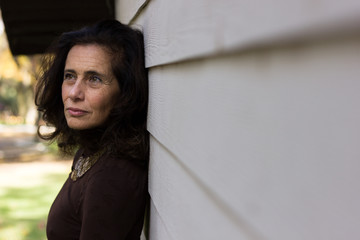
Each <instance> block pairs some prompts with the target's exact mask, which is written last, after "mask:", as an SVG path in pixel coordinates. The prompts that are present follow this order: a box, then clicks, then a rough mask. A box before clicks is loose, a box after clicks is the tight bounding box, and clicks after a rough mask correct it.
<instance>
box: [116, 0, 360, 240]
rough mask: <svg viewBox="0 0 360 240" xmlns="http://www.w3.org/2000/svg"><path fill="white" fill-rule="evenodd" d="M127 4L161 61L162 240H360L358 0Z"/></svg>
mask: <svg viewBox="0 0 360 240" xmlns="http://www.w3.org/2000/svg"><path fill="white" fill-rule="evenodd" d="M135 2H136V1H135ZM138 2H141V1H138ZM143 3H144V2H143ZM134 4H135V3H134ZM137 4H138V3H137ZM126 6H128V7H129V9H130V10H131V12H133V13H134V14H135V12H136V11H134V9H136V8H135V7H134V6H135V5H132V4H131V3H130V2H129V3H128V5H126V4H125V5H124V4H123V7H122V8H121V9H119V8H118V18H119V19H122V21H123V22H128V21H131V22H132V24H134V25H137V26H139V27H140V28H142V29H143V31H144V34H145V44H146V57H147V58H146V61H147V66H148V67H150V72H149V79H150V104H149V121H148V129H149V131H150V133H151V135H152V136H151V163H150V179H149V181H150V185H149V191H150V195H151V218H150V220H151V221H150V239H151V240H192V239H194V240H195V239H196V240H198V239H206V240H210V239H214V240H215V239H216V240H218V239H256V240H257V239H270V240H280V239H283V240H288V239H291V240H298V239H299V240H303V239H307V240H308V239H310V240H318V239H329V240H332V239H334V240H335V239H341V240H342V239H360V229H359V226H360V207H359V206H358V203H359V202H360V186H359V182H360V175H359V173H358V172H359V170H360V160H359V159H360V147H359V143H360V108H359V107H358V106H357V105H358V103H359V102H360V94H359V92H360V78H359V76H360V68H359V63H360V37H359V35H360V34H359V33H360V30H359V29H358V26H359V24H358V22H357V21H358V20H359V19H358V16H360V2H359V1H351V0H346V1H340V2H339V1H316V2H315V1H310V0H308V1H290V2H289V1H281V0H277V1H271V2H270V1H262V3H261V4H260V3H259V2H256V3H255V2H251V1H211V2H210V1H190V0H183V1H165V0H151V1H149V3H148V6H147V7H146V8H145V9H143V10H142V11H141V13H140V15H138V16H137V17H135V18H134V17H133V16H134V15H132V14H127V15H125V13H124V12H126V9H127V8H126ZM142 6H144V5H143V4H142ZM130 10H129V12H130ZM120 16H123V18H121V17H120ZM281 43H282V44H281Z"/></svg>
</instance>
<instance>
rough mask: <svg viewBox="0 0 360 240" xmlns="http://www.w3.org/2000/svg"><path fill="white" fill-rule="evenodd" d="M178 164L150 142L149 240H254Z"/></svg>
mask: <svg viewBox="0 0 360 240" xmlns="http://www.w3.org/2000/svg"><path fill="white" fill-rule="evenodd" d="M179 163H180V162H179V161H178V160H177V159H176V157H175V156H174V155H172V154H171V153H170V152H168V151H167V150H166V149H165V148H164V147H163V146H162V145H161V144H160V143H159V142H158V141H157V140H156V139H154V138H152V139H151V163H150V177H149V192H150V195H151V201H152V206H151V213H150V216H152V219H151V222H150V227H151V228H150V239H174V240H175V239H176V240H181V239H189V240H196V239H207V240H218V239H233V238H235V239H256V238H254V237H253V235H254V233H252V232H251V230H250V228H249V226H247V225H246V223H243V224H238V223H237V222H235V221H233V220H232V219H231V216H230V217H229V213H228V212H226V211H224V207H225V206H223V205H222V204H221V203H219V202H216V201H214V198H213V197H212V196H209V194H210V195H211V193H210V192H209V191H208V189H204V188H202V187H203V185H202V184H201V183H199V182H198V181H197V179H194V175H193V174H192V173H191V171H189V169H186V168H184V166H182V165H181V164H179ZM230 214H231V213H230ZM153 216H154V217H153Z"/></svg>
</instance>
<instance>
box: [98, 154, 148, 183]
mask: <svg viewBox="0 0 360 240" xmlns="http://www.w3.org/2000/svg"><path fill="white" fill-rule="evenodd" d="M147 175H148V171H147V169H146V168H145V167H142V166H140V165H139V164H137V163H134V162H132V161H131V159H130V160H129V159H126V158H121V157H117V156H113V155H111V154H108V153H105V154H103V155H102V156H101V157H100V158H99V160H98V162H97V163H96V164H95V165H94V171H93V173H92V178H93V179H96V181H112V182H118V183H120V182H127V183H128V184H132V185H135V186H139V185H146V183H147Z"/></svg>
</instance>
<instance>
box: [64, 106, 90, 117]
mask: <svg viewBox="0 0 360 240" xmlns="http://www.w3.org/2000/svg"><path fill="white" fill-rule="evenodd" d="M66 111H67V112H68V113H69V114H70V115H71V116H73V117H81V116H84V115H85V114H87V113H88V111H85V110H82V109H79V108H66Z"/></svg>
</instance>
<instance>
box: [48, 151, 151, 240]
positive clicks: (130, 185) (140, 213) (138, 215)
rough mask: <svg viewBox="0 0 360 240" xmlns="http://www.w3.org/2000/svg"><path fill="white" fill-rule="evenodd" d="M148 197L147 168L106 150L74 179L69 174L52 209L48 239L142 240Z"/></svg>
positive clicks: (76, 157)
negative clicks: (119, 157)
mask: <svg viewBox="0 0 360 240" xmlns="http://www.w3.org/2000/svg"><path fill="white" fill-rule="evenodd" d="M80 155H81V152H80V151H79V152H78V153H77V154H76V156H75V158H74V163H73V167H74V166H75V163H76V161H77V160H78V159H79V156H80ZM146 199H147V169H145V168H141V167H139V166H138V165H136V164H133V163H131V162H130V161H127V160H122V159H116V158H113V157H110V156H108V155H106V154H105V155H104V156H102V157H100V159H99V160H98V161H97V162H96V163H95V165H94V166H92V168H90V169H89V170H88V171H87V172H86V173H85V174H84V175H83V176H82V177H81V178H79V179H77V180H76V181H75V182H74V181H73V180H71V178H70V175H69V177H68V179H67V180H66V182H65V184H64V186H63V187H62V189H61V190H60V192H59V194H58V196H57V197H56V199H55V201H54V203H53V205H52V206H51V209H50V213H49V216H48V222H47V227H46V233H47V237H48V240H77V239H79V240H101V239H104V240H105V239H106V240H112V239H116V240H139V239H140V234H141V230H142V226H143V220H144V211H145V204H146Z"/></svg>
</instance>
